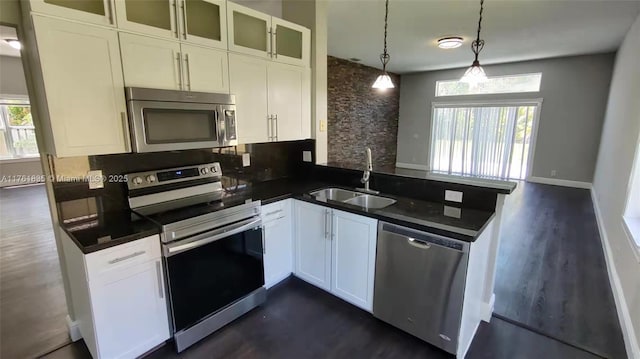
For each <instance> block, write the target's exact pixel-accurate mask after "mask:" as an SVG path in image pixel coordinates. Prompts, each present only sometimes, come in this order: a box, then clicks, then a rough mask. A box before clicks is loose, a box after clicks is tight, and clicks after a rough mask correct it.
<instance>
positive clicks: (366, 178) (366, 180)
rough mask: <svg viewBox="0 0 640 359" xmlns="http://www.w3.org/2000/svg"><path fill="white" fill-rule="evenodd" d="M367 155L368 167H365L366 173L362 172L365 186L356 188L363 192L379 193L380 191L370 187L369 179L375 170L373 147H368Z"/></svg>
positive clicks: (362, 180)
mask: <svg viewBox="0 0 640 359" xmlns="http://www.w3.org/2000/svg"><path fill="white" fill-rule="evenodd" d="M365 155H366V157H367V158H366V161H367V167H366V168H365V170H364V173H363V174H362V179H361V180H360V182H362V183H364V188H356V189H357V190H358V191H361V192H366V193H375V194H378V193H380V192H378V191H376V190H372V189H371V188H369V180H370V179H371V171H373V162H372V161H371V148H369V147H367V150H366V152H365Z"/></svg>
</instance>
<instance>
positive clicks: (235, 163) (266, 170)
mask: <svg viewBox="0 0 640 359" xmlns="http://www.w3.org/2000/svg"><path fill="white" fill-rule="evenodd" d="M303 151H311V153H312V157H313V159H314V161H315V140H302V141H289V142H277V143H257V144H250V145H240V146H232V147H224V148H214V149H198V150H185V151H171V152H152V153H124V154H116V155H101V156H89V166H90V168H91V169H92V170H102V173H103V175H104V176H109V175H118V174H127V173H132V172H143V171H150V170H157V169H163V168H172V167H181V166H191V165H197V164H202V163H210V162H220V165H221V167H222V173H223V175H224V176H228V177H232V178H233V179H237V180H240V181H245V182H250V183H256V182H264V181H269V180H274V179H281V178H291V177H299V176H302V175H303V174H305V173H308V172H309V171H310V169H311V168H312V167H313V165H312V163H313V162H311V163H306V162H303V161H302V152H303ZM244 153H249V154H250V156H251V157H250V158H251V165H250V166H248V167H243V166H242V155H243V154H244ZM54 190H55V193H56V200H57V201H66V200H72V199H76V198H83V197H86V196H88V195H89V196H95V195H100V196H101V198H102V199H101V201H102V207H103V209H104V210H117V209H121V208H127V207H128V204H127V186H126V183H121V182H120V183H119V182H109V181H108V182H105V183H104V189H100V190H89V189H88V185H87V183H86V182H85V183H82V182H80V183H54Z"/></svg>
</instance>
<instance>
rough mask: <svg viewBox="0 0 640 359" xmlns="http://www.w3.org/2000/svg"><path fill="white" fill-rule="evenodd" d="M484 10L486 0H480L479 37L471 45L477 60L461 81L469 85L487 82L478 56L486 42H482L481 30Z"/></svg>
mask: <svg viewBox="0 0 640 359" xmlns="http://www.w3.org/2000/svg"><path fill="white" fill-rule="evenodd" d="M483 10H484V0H480V19H479V20H478V37H477V38H476V39H475V40H473V42H472V43H471V51H473V53H474V54H475V55H476V57H475V60H473V63H472V64H471V67H469V69H467V71H466V72H465V73H464V76H462V78H461V79H460V81H462V82H467V83H469V84H477V83H480V82H484V81H487V75H486V74H485V73H484V70H483V69H482V66H480V62H479V61H478V54H479V53H480V51H482V48H483V47H484V40H480V30H481V28H482V27H481V25H482V11H483Z"/></svg>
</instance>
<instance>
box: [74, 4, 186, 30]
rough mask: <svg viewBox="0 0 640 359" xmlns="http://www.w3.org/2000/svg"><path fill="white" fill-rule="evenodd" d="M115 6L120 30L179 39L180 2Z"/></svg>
mask: <svg viewBox="0 0 640 359" xmlns="http://www.w3.org/2000/svg"><path fill="white" fill-rule="evenodd" d="M69 1H75V0H69ZM115 4H116V14H117V18H118V28H120V29H124V30H130V31H136V32H142V33H146V34H149V35H156V36H162V37H167V38H174V39H175V38H177V37H178V24H177V19H176V17H177V15H176V14H177V12H178V11H177V10H178V7H179V4H178V0H154V1H141V0H115Z"/></svg>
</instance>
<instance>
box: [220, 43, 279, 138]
mask: <svg viewBox="0 0 640 359" xmlns="http://www.w3.org/2000/svg"><path fill="white" fill-rule="evenodd" d="M267 64H268V63H267V61H264V60H261V59H258V58H252V57H249V56H242V55H235V54H229V85H230V92H231V94H232V95H235V96H236V105H237V110H236V118H237V121H236V123H237V127H238V128H237V130H238V143H242V144H244V143H259V142H267V141H268V140H269V128H270V127H269V126H270V125H271V122H270V121H269V116H268V106H267V99H268V98H267Z"/></svg>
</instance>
